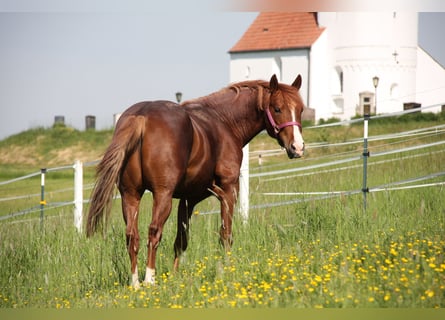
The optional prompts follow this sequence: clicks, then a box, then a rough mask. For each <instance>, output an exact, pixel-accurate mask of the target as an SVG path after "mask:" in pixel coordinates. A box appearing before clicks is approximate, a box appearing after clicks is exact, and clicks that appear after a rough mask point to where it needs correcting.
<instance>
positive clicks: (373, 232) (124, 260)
mask: <svg viewBox="0 0 445 320" xmlns="http://www.w3.org/2000/svg"><path fill="white" fill-rule="evenodd" d="M443 123H444V119H443V115H442V116H441V117H439V118H435V119H432V120H431V119H419V118H415V119H408V120H406V119H399V120H397V121H394V120H392V122H391V121H387V120H385V121H380V122H375V123H370V135H373V134H375V135H380V134H385V133H394V132H401V131H407V130H411V129H414V128H418V127H432V126H435V125H438V124H443ZM48 131H51V130H48ZM304 133H305V139H306V141H307V142H308V143H309V144H311V143H315V142H328V143H331V144H332V143H339V142H344V141H349V140H351V139H353V138H356V137H360V136H361V135H362V134H363V127H362V125H361V124H357V125H350V126H341V127H332V128H330V127H327V128H321V129H307V130H305V132H304ZM75 134H76V135H80V136H81V134H80V133H78V132H76V133H75ZM87 135H89V136H91V135H93V136H94V133H87ZM97 135H100V137H101V139H103V140H104V141H103V144H102V145H101V144H100V143H98V142H94V143H98V144H97V146H96V150H97V152H98V154H97V155H89V156H99V154H100V152H102V151H103V150H104V148H105V146H106V144H107V141H106V139H108V138H109V137H110V132H106V133H103V132H102V133H97ZM43 139H44V138H41V140H43ZM95 139H96V140H95V141H99V140H100V139H98V138H97V137H96V138H95ZM443 140H444V133H443V132H442V131H438V132H437V133H436V134H430V135H419V136H410V137H403V138H398V139H392V140H390V141H387V140H384V141H375V142H370V150H371V157H370V158H369V167H368V186H369V187H370V188H371V190H372V187H375V186H382V185H385V184H388V183H392V182H398V181H404V180H410V179H414V178H418V177H424V176H428V175H431V174H435V173H441V172H442V173H443V172H445V161H444V160H445V157H444V152H445V149H444V146H443V145H437V146H432V147H429V148H425V149H420V150H417V151H412V152H409V153H396V154H392V155H387V156H381V157H376V158H373V157H372V153H373V152H381V151H385V150H391V149H397V148H401V147H406V146H413V145H420V144H425V143H432V142H437V141H443ZM108 141H109V140H108ZM2 143H3V144H2ZM2 143H0V149H1V148H2V147H3V148H12V147H11V144H12V143H11V142H10V141H9V143H7V144H8V146H7V147H6V143H5V142H2ZM79 143H80V142H79V138H77V139H76V142H75V144H76V146H77V147H76V148H78V146H79ZM15 145H16V147H15V148H16V149H14V150H18V149H17V148H19V147H17V145H19V146H21V147H23V144H20V143H18V142H16V143H15ZM314 146H315V144H314ZM63 147H64V146H60V147H58V148H62V149H63ZM101 148H102V149H101ZM271 148H275V149H276V148H277V146H276V143H275V142H274V141H273V140H272V139H270V138H268V137H266V136H264V135H261V136H259V137H258V138H256V139H255V140H254V141H253V142H252V144H251V152H252V151H256V150H260V149H271ZM361 148H362V145H361V144H356V145H355V144H353V145H346V146H343V145H337V146H335V147H332V146H331V147H330V146H326V145H323V146H321V147H313V148H310V147H309V148H308V150H307V155H306V156H305V158H304V159H299V160H296V161H290V160H287V158H286V156H285V154H284V153H281V154H277V155H273V156H268V157H262V159H263V162H262V164H261V165H259V163H258V159H257V158H256V157H252V159H251V172H252V173H261V172H266V171H270V170H288V169H293V168H299V167H304V166H308V165H316V164H320V163H323V162H326V161H332V160H336V159H344V158H347V157H350V156H357V155H360V154H361V152H362V150H361ZM24 149H26V148H24ZM62 149H60V150H62ZM50 152H55V151H49V150H47V151H46V153H50ZM60 153H61V152H59V151H57V154H60ZM39 159H41V161H42V162H43V161H48V159H47V160H45V153H42V154H41V155H40V158H39ZM51 159H54V157H51ZM89 160H94V159H92V158H90V159H89ZM60 161H63V160H62V159H61V160H60ZM64 161H66V159H64ZM66 163H69V162H65V163H63V164H66ZM57 164H58V163H54V165H57ZM35 166H36V164H27V165H25V164H23V163H22V164H20V163H17V164H12V163H9V162H7V161H3V164H1V165H0V168H2V173H3V172H5V171H6V169H8V171H9V169H11V170H13V171H14V172H16V173H19V172H25V173H29V172H32V171H37V170H38V168H39V167H35ZM32 168H34V169H32ZM31 169H32V170H31ZM362 170H363V169H362V167H361V161H355V162H350V163H347V164H338V165H332V166H329V167H326V168H322V169H317V170H308V171H301V172H300V171H297V172H292V173H288V174H281V175H272V176H258V177H256V178H252V179H251V181H250V191H251V210H250V212H249V220H248V222H247V223H244V222H243V221H242V219H241V217H240V215H239V214H238V213H235V217H234V245H233V247H232V249H231V251H230V252H225V251H224V250H223V249H222V248H221V246H220V245H219V242H218V230H219V224H220V218H219V215H218V214H216V213H214V211H217V210H218V203H217V202H216V200H215V199H213V198H211V199H209V200H206V201H205V202H203V203H202V204H200V205H199V206H198V207H197V208H196V209H197V210H196V212H195V214H194V215H193V216H192V220H191V230H190V244H189V248H188V250H187V252H186V254H185V255H184V257H183V259H182V261H181V262H182V264H181V266H180V270H179V271H178V272H176V273H174V272H172V264H173V240H174V237H175V232H176V213H175V210H173V212H172V214H171V216H170V219H169V220H168V221H167V223H166V226H165V230H164V235H163V239H162V242H161V244H160V248H159V250H158V260H157V277H156V282H157V283H156V285H155V286H151V287H142V288H141V289H139V290H134V289H133V288H131V287H129V286H128V283H129V259H128V255H127V251H126V248H125V234H124V223H123V221H122V217H121V211H120V201H119V199H116V200H115V203H114V206H113V215H112V219H111V221H110V223H109V225H108V226H107V227H106V228H105V229H104V230H103V231H102V233H101V234H99V235H97V236H95V237H93V238H90V239H87V238H86V237H85V235H84V234H82V233H78V232H77V231H76V229H75V228H74V226H73V221H72V220H73V217H72V207H70V206H67V207H62V208H56V209H52V210H48V212H47V213H46V215H45V220H44V224H43V227H42V226H41V225H40V223H39V219H38V213H34V214H31V215H29V216H23V217H19V218H13V219H8V220H4V221H1V222H0V307H1V308H24V307H32V308H55V309H63V308H145V307H146V308H282V307H286V308H377V307H378V308H382V307H383V308H394V307H396V308H399V307H410V308H411V307H420V308H443V307H445V236H444V235H445V232H444V231H445V197H444V191H445V186H443V185H442V186H430V187H424V188H413V189H403V190H384V191H379V192H370V193H369V194H368V195H367V209H366V210H364V208H363V195H362V193H361V192H358V193H351V194H349V193H348V192H346V191H349V190H360V189H361V188H362V174H363V173H362ZM9 175H10V174H6V173H5V176H2V175H1V174H0V176H2V177H1V179H0V180H7V179H9V178H10V177H9ZM85 175H86V177H85V183H86V184H88V183H91V182H92V181H93V179H94V172H93V170H92V169H88V170H86V173H85ZM48 179H49V180H48V181H47V184H48V188H49V192H50V194H49V199H50V201H59V200H60V199H61V198H62V197H65V196H66V195H63V192H62V193H57V192H56V191H57V190H60V189H63V188H68V186H70V185H72V174H70V173H66V174H65V173H58V174H54V175H52V176H50V175H48ZM443 181H444V176H443V175H439V176H435V177H431V178H429V179H427V180H426V181H421V182H416V181H414V180H413V182H411V183H408V185H413V184H415V183H419V184H422V183H424V182H425V183H434V182H443ZM403 185H404V186H405V185H406V184H403ZM36 186H37V188H36ZM38 186H39V177H36V178H33V179H30V181H27V182H26V181H25V182H20V183H18V184H17V185H14V186H13V187H11V186H9V185H6V186H0V191H1V192H2V194H3V196H8V195H13V194H16V192H17V190H26V192H29V193H38V192H39V189H38ZM32 190H34V191H32ZM339 190H342V191H345V192H343V193H341V194H328V196H326V197H323V196H314V195H311V194H305V195H292V194H285V193H292V192H297V191H298V192H303V191H304V192H317V191H326V192H333V191H339ZM51 192H53V193H54V194H53V195H51ZM68 193H69V192H68ZM272 193H283V194H273V195H271V194H272ZM88 196H89V191H88V190H87V191H85V197H86V198H88ZM59 198H60V199H59ZM151 201H152V200H151V197H150V195H149V194H147V195H145V197H144V199H143V201H142V206H141V213H143V214H141V217H140V223H139V226H140V232H141V239H142V241H141V242H142V244H143V243H145V241H146V239H147V231H148V223H149V221H150V214H149V213H150V208H151ZM23 202H26V201H25V200H23V201H18V202H17V203H12V204H11V203H9V202H6V201H4V202H0V209H1V212H0V215H4V214H7V213H10V212H13V211H14V210H16V209H22V208H24V207H27V206H29V205H31V204H30V203H23ZM176 204H177V201H176V200H175V203H174V207H175V205H176ZM267 204H273V205H267ZM85 211H86V210H85ZM145 258H146V248H145V246H143V245H142V246H141V252H140V254H139V269H140V270H141V274H140V278H141V279H142V277H143V274H142V270H144V268H143V265H144V261H145Z"/></svg>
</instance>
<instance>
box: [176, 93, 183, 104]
mask: <svg viewBox="0 0 445 320" xmlns="http://www.w3.org/2000/svg"><path fill="white" fill-rule="evenodd" d="M181 99H182V92H180V91H178V92H176V101H178V103H181Z"/></svg>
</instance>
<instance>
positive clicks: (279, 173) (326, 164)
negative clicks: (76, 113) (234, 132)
mask: <svg viewBox="0 0 445 320" xmlns="http://www.w3.org/2000/svg"><path fill="white" fill-rule="evenodd" d="M437 106H438V105H433V106H429V107H424V108H421V109H422V110H424V109H429V108H433V107H437ZM418 111H419V109H416V110H406V111H403V112H397V113H392V114H386V115H379V116H373V119H375V118H384V117H391V116H399V115H403V114H406V113H412V112H418ZM361 121H363V119H353V120H348V121H341V122H336V123H329V124H323V125H318V126H311V127H306V128H305V129H317V128H324V127H332V126H338V125H349V124H352V123H358V122H361ZM444 134H445V124H442V125H436V126H431V127H427V128H419V129H415V130H409V131H405V132H399V133H392V134H383V135H376V136H370V137H368V141H370V142H377V141H382V142H386V143H384V144H381V145H376V146H373V149H377V150H378V149H385V148H390V147H393V146H394V145H395V144H396V143H393V142H390V141H392V140H394V139H398V142H397V143H406V142H407V141H408V140H409V139H417V140H418V139H419V138H424V137H425V138H427V137H438V136H440V135H444ZM360 143H363V139H362V138H356V139H350V140H347V141H344V142H337V143H328V142H316V143H311V144H309V145H308V146H307V148H308V149H309V150H310V149H317V148H336V147H344V146H348V145H354V144H360ZM444 144H445V139H443V140H439V141H434V142H429V143H422V144H417V145H413V146H408V147H403V148H391V149H389V150H383V151H380V152H373V153H372V157H373V158H378V157H385V156H391V155H395V154H399V155H402V156H399V157H398V158H397V159H394V158H389V159H384V160H381V161H373V162H372V163H369V165H370V166H373V165H379V164H383V163H387V162H391V161H395V160H397V161H400V160H407V159H410V158H414V157H422V156H426V155H431V154H437V153H443V152H445V149H440V150H435V151H428V152H425V153H417V154H412V151H419V150H423V149H429V148H434V147H440V146H442V145H444ZM282 152H283V151H282V150H280V149H272V150H257V151H253V152H250V154H249V155H250V159H251V160H252V159H255V158H258V157H259V155H261V156H266V157H267V156H272V155H276V154H278V153H282ZM353 153H355V155H353ZM356 153H357V151H356V150H355V151H349V152H344V153H339V154H338V153H337V154H335V155H326V156H320V157H317V158H313V159H311V161H316V162H317V163H314V164H308V165H305V166H296V167H293V168H285V169H275V168H276V167H277V166H280V165H272V166H260V167H259V168H256V169H255V168H254V169H251V172H250V175H249V176H250V178H262V179H263V180H262V181H277V180H284V179H292V178H295V177H298V176H307V175H314V174H325V173H328V172H340V171H344V170H349V169H355V168H359V167H362V166H363V165H362V164H359V163H357V164H350V163H353V162H357V161H360V160H362V159H363V155H362V154H360V155H357V154H356ZM407 153H409V154H408V155H406V154H407ZM332 159H333V160H332ZM308 162H309V161H308ZM97 163H98V161H91V162H85V163H83V164H81V165H82V167H92V166H95V165H96V164H97ZM73 169H74V170H75V169H76V164H73V165H65V166H59V167H54V168H47V169H45V174H48V173H52V172H57V171H66V170H73ZM42 170H43V169H42ZM42 170H41V171H40V172H34V173H30V174H28V175H25V176H22V177H18V178H14V179H10V180H7V181H1V182H0V186H4V185H8V184H13V183H16V182H19V181H22V180H26V179H30V178H33V177H37V176H39V175H42ZM258 170H260V172H256V171H258ZM444 176H445V172H437V173H432V174H429V175H426V176H421V177H414V178H410V179H408V180H402V181H396V182H392V183H389V184H385V185H380V186H374V187H370V188H368V190H366V191H367V192H369V193H374V192H381V191H393V190H406V189H414V188H431V187H437V186H443V185H445V181H444V182H430V183H420V182H425V181H427V180H431V179H437V178H442V177H444ZM42 179H44V178H42ZM74 180H76V179H74ZM417 182H419V183H418V184H414V185H413V183H417ZM407 184H410V185H407ZM93 185H94V184H93V183H85V184H84V183H83V182H82V183H81V186H80V188H81V190H80V191H77V193H78V194H79V192H80V193H82V194H83V192H84V191H88V190H91V189H92V188H93ZM78 187H79V186H77V187H76V184H75V183H73V187H68V188H62V189H58V190H56V191H52V193H53V194H54V193H67V192H74V193H76V191H75V190H76V188H78ZM362 192H363V189H355V190H340V191H322V190H320V191H313V192H283V193H270V192H269V193H261V192H260V193H261V194H262V195H264V196H277V195H280V196H288V197H293V199H289V200H286V201H279V202H273V203H269V202H266V203H257V204H253V205H251V206H250V209H262V208H270V207H277V206H286V205H292V204H295V203H299V202H303V201H314V200H323V199H328V198H332V197H339V196H349V195H355V194H360V193H362ZM39 196H41V199H40V203H39V202H38V201H36V205H35V206H32V207H30V208H26V209H23V210H19V211H16V212H12V213H7V214H2V213H0V221H4V220H9V219H11V218H17V217H21V216H25V215H30V214H32V213H37V212H40V213H42V214H43V213H44V212H47V211H49V210H55V209H59V208H62V207H74V206H75V205H76V201H77V205H79V201H81V203H88V202H89V199H83V198H81V200H79V199H77V200H76V198H74V199H73V198H72V197H71V198H69V199H67V200H66V201H57V202H48V203H47V202H46V201H45V198H44V196H43V191H42V192H41V193H32V194H24V195H17V196H7V197H3V198H0V203H2V202H8V201H11V202H14V201H24V200H29V199H37V198H38V197H39ZM75 197H76V196H75ZM80 211H81V212H80V215H82V209H81V210H80ZM217 212H219V211H216V210H214V211H207V212H201V213H200V214H212V213H217ZM77 215H79V213H77ZM76 219H79V217H77V218H76V217H75V220H76ZM80 219H81V217H80ZM80 223H81V221H80ZM75 224H77V227H78V229H79V230H80V229H81V227H79V221H77V222H75Z"/></svg>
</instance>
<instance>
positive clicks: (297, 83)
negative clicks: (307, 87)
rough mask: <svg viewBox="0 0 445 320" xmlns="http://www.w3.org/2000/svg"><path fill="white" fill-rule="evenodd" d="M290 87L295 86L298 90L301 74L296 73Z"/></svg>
mask: <svg viewBox="0 0 445 320" xmlns="http://www.w3.org/2000/svg"><path fill="white" fill-rule="evenodd" d="M292 87H295V88H297V89H298V90H300V88H301V75H298V76H297V78H295V81H294V83H292Z"/></svg>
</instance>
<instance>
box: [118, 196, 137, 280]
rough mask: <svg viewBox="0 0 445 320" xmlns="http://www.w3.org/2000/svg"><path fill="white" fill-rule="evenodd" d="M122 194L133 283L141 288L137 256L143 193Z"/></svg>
mask: <svg viewBox="0 0 445 320" xmlns="http://www.w3.org/2000/svg"><path fill="white" fill-rule="evenodd" d="M121 196H122V213H123V215H124V220H125V224H126V225H127V228H126V231H125V235H126V239H127V250H128V254H129V255H130V262H131V285H132V286H133V287H134V288H136V289H137V288H139V279H138V267H137V256H138V252H139V231H138V215H139V203H140V201H141V195H140V194H138V193H135V194H131V193H128V192H121Z"/></svg>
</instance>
